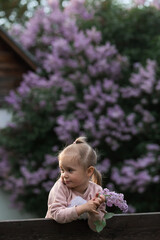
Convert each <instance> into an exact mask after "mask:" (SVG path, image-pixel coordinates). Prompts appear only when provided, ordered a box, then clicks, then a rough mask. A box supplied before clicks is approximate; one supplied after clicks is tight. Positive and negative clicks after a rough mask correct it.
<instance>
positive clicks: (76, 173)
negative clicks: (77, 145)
mask: <svg viewBox="0 0 160 240" xmlns="http://www.w3.org/2000/svg"><path fill="white" fill-rule="evenodd" d="M59 167H60V170H61V178H62V181H63V182H64V184H65V185H66V186H67V187H68V188H71V189H73V190H75V191H76V192H79V193H84V192H85V190H86V188H87V186H88V183H89V180H90V177H91V175H92V174H93V171H94V167H89V168H87V169H86V170H85V169H84V167H83V166H80V164H79V163H78V161H77V160H75V159H73V158H69V157H68V156H67V157H65V156H63V158H61V159H59Z"/></svg>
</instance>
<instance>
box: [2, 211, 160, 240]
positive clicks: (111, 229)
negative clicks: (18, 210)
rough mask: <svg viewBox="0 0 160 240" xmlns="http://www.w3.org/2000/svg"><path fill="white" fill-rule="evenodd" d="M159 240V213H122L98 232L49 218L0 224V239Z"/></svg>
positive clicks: (86, 225)
mask: <svg viewBox="0 0 160 240" xmlns="http://www.w3.org/2000/svg"><path fill="white" fill-rule="evenodd" d="M64 239H65V240H98V239H99V240H160V213H146V214H145V213H144V214H121V215H115V216H114V217H113V218H111V219H109V220H108V221H107V226H106V227H105V229H104V230H103V231H102V232H101V233H95V232H93V231H92V230H90V229H89V227H88V224H87V222H86V221H84V220H78V221H74V222H72V223H66V224H58V223H56V222H55V221H53V220H50V219H31V220H19V221H1V222H0V240H64Z"/></svg>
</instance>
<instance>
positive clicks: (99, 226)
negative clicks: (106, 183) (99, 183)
mask: <svg viewBox="0 0 160 240" xmlns="http://www.w3.org/2000/svg"><path fill="white" fill-rule="evenodd" d="M100 195H104V196H105V198H106V207H112V206H113V205H114V206H115V207H118V208H119V209H120V210H121V211H122V212H124V213H126V212H127V211H128V205H127V202H126V200H125V199H124V195H123V194H122V193H116V192H114V191H110V190H109V189H108V188H104V189H103V191H102V192H101V193H100ZM113 215H114V213H112V212H106V213H105V215H104V219H103V220H102V221H96V222H95V225H96V230H97V232H101V231H102V230H103V228H104V227H105V226H106V220H107V219H109V218H111V217H113Z"/></svg>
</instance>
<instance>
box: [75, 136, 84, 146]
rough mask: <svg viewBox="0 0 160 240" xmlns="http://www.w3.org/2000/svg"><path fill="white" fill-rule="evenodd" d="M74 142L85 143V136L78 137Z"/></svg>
mask: <svg viewBox="0 0 160 240" xmlns="http://www.w3.org/2000/svg"><path fill="white" fill-rule="evenodd" d="M74 143H75V144H79V143H86V137H79V138H77V139H76V140H75V141H74Z"/></svg>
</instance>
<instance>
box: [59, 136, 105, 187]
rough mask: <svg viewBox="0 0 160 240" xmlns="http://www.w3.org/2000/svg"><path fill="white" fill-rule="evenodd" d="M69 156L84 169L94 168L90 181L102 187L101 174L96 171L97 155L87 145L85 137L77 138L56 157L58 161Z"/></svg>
mask: <svg viewBox="0 0 160 240" xmlns="http://www.w3.org/2000/svg"><path fill="white" fill-rule="evenodd" d="M64 156H69V157H71V158H72V159H75V160H77V161H78V163H79V164H80V165H82V166H83V167H84V168H85V169H87V168H88V167H90V166H94V172H93V175H92V178H91V180H92V181H93V182H95V183H96V184H98V185H100V186H101V185H102V176H101V173H100V172H99V171H98V170H97V169H96V167H95V166H96V164H97V154H96V151H95V150H94V149H93V148H92V147H91V146H90V145H89V144H88V143H87V141H86V137H79V138H77V139H76V140H75V141H74V142H73V143H72V144H70V145H68V146H67V147H66V148H64V149H63V150H62V151H61V152H60V153H59V155H58V159H59V160H60V158H62V157H64Z"/></svg>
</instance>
